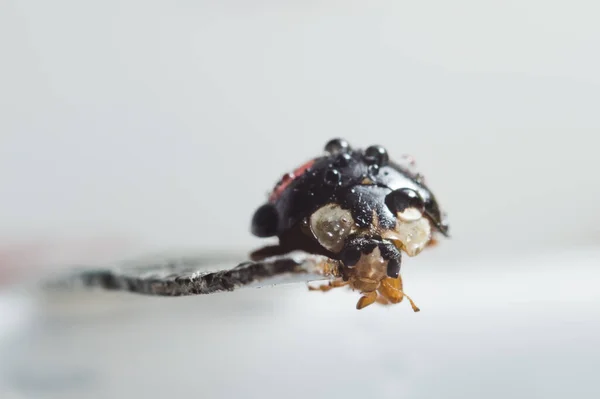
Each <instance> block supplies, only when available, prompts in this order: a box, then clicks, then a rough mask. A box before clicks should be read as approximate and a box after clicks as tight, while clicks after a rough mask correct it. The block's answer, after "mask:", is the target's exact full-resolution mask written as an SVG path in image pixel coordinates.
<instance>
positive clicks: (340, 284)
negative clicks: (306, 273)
mask: <svg viewBox="0 0 600 399" xmlns="http://www.w3.org/2000/svg"><path fill="white" fill-rule="evenodd" d="M346 285H348V282H347V281H344V280H331V281H329V282H328V283H327V284H322V285H320V286H318V287H313V286H310V285H309V286H308V290H309V291H323V292H327V291H329V290H330V289H332V288H338V287H344V286H346Z"/></svg>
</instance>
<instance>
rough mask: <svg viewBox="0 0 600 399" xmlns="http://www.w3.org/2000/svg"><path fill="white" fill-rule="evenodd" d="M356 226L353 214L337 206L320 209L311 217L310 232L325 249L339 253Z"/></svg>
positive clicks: (331, 205)
mask: <svg viewBox="0 0 600 399" xmlns="http://www.w3.org/2000/svg"><path fill="white" fill-rule="evenodd" d="M353 226H354V220H353V219H352V214H351V213H350V211H348V210H346V209H342V208H340V206H339V205H337V204H328V205H325V206H323V207H321V208H319V209H318V210H317V211H316V212H315V213H313V214H312V215H311V217H310V230H311V231H312V233H313V235H314V236H315V238H316V239H317V241H319V244H321V245H322V246H323V247H324V248H326V249H327V250H329V251H332V252H336V253H337V252H339V251H341V249H342V248H343V246H344V240H345V239H346V237H348V235H349V234H350V233H351V231H352V228H353Z"/></svg>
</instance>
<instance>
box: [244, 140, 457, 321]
mask: <svg viewBox="0 0 600 399" xmlns="http://www.w3.org/2000/svg"><path fill="white" fill-rule="evenodd" d="M252 232H253V234H254V235H256V236H258V237H272V236H277V237H278V238H279V244H278V245H275V246H269V247H265V248H263V249H260V250H258V251H256V252H254V253H253V254H252V258H253V259H255V260H259V259H263V258H265V257H268V256H272V255H278V254H284V253H287V252H290V251H293V250H302V251H306V252H309V253H313V254H319V255H325V256H326V257H328V258H329V259H331V260H332V263H333V264H335V267H334V269H335V270H334V271H333V275H334V276H336V279H335V280H333V281H331V282H330V283H329V284H328V285H326V286H323V287H320V288H319V289H320V290H323V291H327V290H329V289H330V288H333V287H339V286H345V285H349V286H350V287H351V288H353V289H356V290H359V291H360V292H361V293H362V294H363V296H362V297H361V298H360V300H359V301H358V304H357V308H358V309H361V308H363V307H365V306H368V305H370V304H372V303H374V302H375V301H378V302H380V303H398V302H400V301H402V299H403V298H404V296H406V295H405V294H404V292H403V290H402V280H401V277H400V265H401V258H402V252H404V253H406V254H407V255H408V256H416V255H418V254H419V253H420V252H421V251H422V250H423V249H424V248H425V247H427V246H428V245H429V244H431V243H432V242H433V239H434V235H435V233H436V232H439V233H441V234H443V235H445V236H447V235H448V224H447V222H446V220H445V217H444V215H443V213H442V212H441V210H440V207H439V206H438V203H437V201H436V199H435V197H434V195H433V194H432V192H431V191H430V190H429V188H428V187H427V186H426V185H425V183H424V182H423V178H422V176H421V175H419V174H418V173H416V172H414V171H413V170H412V168H411V167H410V165H401V164H400V163H396V162H394V161H392V160H390V158H389V156H388V152H387V151H386V150H385V148H383V147H381V146H375V145H374V146H370V147H368V148H366V149H364V150H361V149H352V148H351V147H350V145H349V144H348V142H346V141H345V140H342V139H335V140H331V141H330V142H329V143H327V145H326V146H325V151H324V154H323V155H321V156H319V157H317V158H314V159H312V160H310V161H309V162H307V163H305V164H304V165H302V166H300V167H299V168H297V169H296V170H295V171H293V172H292V173H289V174H286V175H284V177H283V178H282V179H281V180H280V181H279V183H277V185H276V186H275V188H274V189H273V191H272V192H271V194H270V196H269V199H268V201H267V203H265V204H264V205H262V206H261V207H259V208H258V209H257V210H256V212H255V214H254V217H253V220H252ZM407 298H408V297H407ZM408 299H409V301H410V302H411V305H412V306H413V309H414V310H415V311H418V308H417V307H416V306H415V305H414V303H413V302H412V300H410V298H408Z"/></svg>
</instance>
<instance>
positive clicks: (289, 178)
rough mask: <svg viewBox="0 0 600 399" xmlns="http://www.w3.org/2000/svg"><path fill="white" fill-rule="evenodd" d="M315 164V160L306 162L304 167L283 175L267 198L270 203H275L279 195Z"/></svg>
mask: <svg viewBox="0 0 600 399" xmlns="http://www.w3.org/2000/svg"><path fill="white" fill-rule="evenodd" d="M314 163H315V160H314V159H312V160H310V161H308V162H306V163H305V164H304V165H302V166H300V167H298V168H296V169H295V170H294V171H293V172H291V173H287V174H285V175H283V177H282V178H281V180H280V181H279V183H277V185H276V186H275V188H274V189H273V192H272V193H271V195H270V196H269V201H270V202H275V201H277V200H278V199H279V197H280V196H281V194H282V193H283V192H284V191H285V189H286V188H287V187H288V186H289V185H290V184H291V183H292V182H293V181H294V180H295V179H297V178H298V177H300V176H302V175H303V174H304V173H306V171H307V170H308V169H310V167H311V166H313V164H314Z"/></svg>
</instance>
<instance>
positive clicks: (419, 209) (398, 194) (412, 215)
mask: <svg viewBox="0 0 600 399" xmlns="http://www.w3.org/2000/svg"><path fill="white" fill-rule="evenodd" d="M385 204H386V205H387V207H388V208H389V209H390V210H391V211H392V212H393V213H394V214H395V215H396V217H398V219H400V220H401V221H403V222H414V221H415V220H419V219H420V218H421V217H422V216H423V213H424V212H425V204H424V203H423V200H422V199H421V196H420V195H419V193H417V192H416V191H415V190H412V189H410V188H401V189H398V190H395V191H392V192H391V193H389V194H388V195H387V196H386V197H385Z"/></svg>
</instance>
